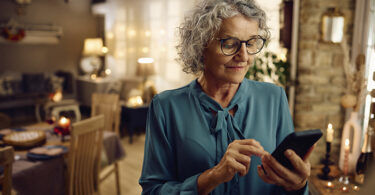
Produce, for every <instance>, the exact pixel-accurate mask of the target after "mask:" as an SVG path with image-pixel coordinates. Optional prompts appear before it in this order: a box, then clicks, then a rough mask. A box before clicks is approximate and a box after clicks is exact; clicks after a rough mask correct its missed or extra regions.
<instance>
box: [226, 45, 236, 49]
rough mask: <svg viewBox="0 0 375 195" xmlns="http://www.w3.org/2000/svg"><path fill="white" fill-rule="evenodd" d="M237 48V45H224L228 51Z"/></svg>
mask: <svg viewBox="0 0 375 195" xmlns="http://www.w3.org/2000/svg"><path fill="white" fill-rule="evenodd" d="M234 47H235V44H224V48H226V49H232V48H234Z"/></svg>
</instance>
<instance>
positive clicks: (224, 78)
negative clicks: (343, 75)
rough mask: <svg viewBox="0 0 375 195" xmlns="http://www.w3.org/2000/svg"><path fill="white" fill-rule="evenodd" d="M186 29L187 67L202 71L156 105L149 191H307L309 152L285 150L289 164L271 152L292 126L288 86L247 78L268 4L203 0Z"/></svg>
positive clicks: (146, 166) (149, 139)
mask: <svg viewBox="0 0 375 195" xmlns="http://www.w3.org/2000/svg"><path fill="white" fill-rule="evenodd" d="M180 36H181V43H180V45H179V46H178V47H177V48H178V50H179V55H180V59H181V61H182V62H183V65H184V71H185V72H188V73H194V74H196V75H197V76H198V78H197V79H196V80H194V81H192V82H191V83H190V84H188V85H187V86H184V87H182V88H179V89H175V90H170V91H165V92H163V93H161V94H158V95H157V96H155V97H154V99H153V101H152V103H151V105H150V109H149V111H148V119H147V130H146V143H145V154H144V162H143V170H142V175H141V178H140V180H139V183H140V184H141V186H142V188H143V194H208V193H211V194H236V195H237V194H289V193H292V194H304V193H305V194H307V185H306V183H307V177H308V175H309V174H310V164H309V163H308V162H307V160H306V159H301V158H300V157H299V156H298V155H296V154H295V153H294V152H293V151H291V150H287V152H286V153H285V155H286V156H287V157H288V158H289V159H290V161H291V162H292V164H293V165H294V168H295V169H294V170H293V171H291V170H289V169H287V168H285V167H283V166H282V165H280V164H279V163H278V162H277V161H276V160H275V159H274V158H273V157H272V156H271V155H270V154H269V153H268V152H272V151H273V150H274V149H275V148H276V146H277V145H278V144H279V143H280V142H281V141H282V140H283V138H284V137H286V136H287V135H288V134H289V133H291V132H292V131H293V123H292V120H291V116H290V113H289V109H288V103H287V99H286V96H285V92H284V90H283V88H281V87H278V86H276V85H273V84H269V83H262V82H256V81H250V80H248V79H245V78H244V77H245V74H246V72H247V70H248V69H249V67H250V66H251V65H252V64H253V61H254V58H255V54H257V53H259V52H260V51H261V49H262V48H263V46H264V43H265V41H266V40H267V39H268V38H269V31H268V28H267V25H266V16H265V13H264V11H263V10H262V9H260V8H259V6H258V5H257V4H256V3H255V2H254V1H253V0H204V1H203V2H202V3H201V4H200V5H199V6H198V7H197V8H196V9H194V10H193V12H192V15H191V16H190V17H187V18H185V22H184V23H183V25H182V26H181V27H180ZM261 164H262V165H263V168H261V167H260V165H261Z"/></svg>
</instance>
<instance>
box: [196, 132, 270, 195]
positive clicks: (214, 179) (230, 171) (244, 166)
mask: <svg viewBox="0 0 375 195" xmlns="http://www.w3.org/2000/svg"><path fill="white" fill-rule="evenodd" d="M265 154H267V152H265V151H264V149H263V147H262V146H261V145H260V143H259V142H258V141H256V140H254V139H244V140H235V141H233V142H232V143H230V144H229V145H228V148H227V151H226V152H225V154H224V156H223V158H222V159H221V160H220V162H219V164H217V165H216V166H215V167H213V168H211V169H209V170H207V171H205V172H203V173H202V174H201V175H200V176H199V177H198V192H199V194H207V193H209V192H211V191H212V190H213V189H214V188H215V187H216V186H218V185H220V184H221V183H224V182H227V181H230V180H231V179H232V178H233V177H234V175H235V174H236V173H239V175H240V176H244V175H246V174H247V173H248V172H249V168H250V162H251V156H252V155H256V156H259V157H261V156H263V155H265Z"/></svg>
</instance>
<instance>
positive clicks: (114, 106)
mask: <svg viewBox="0 0 375 195" xmlns="http://www.w3.org/2000/svg"><path fill="white" fill-rule="evenodd" d="M119 99H120V98H119V95H118V94H109V93H106V94H104V93H94V94H93V95H92V101H91V103H92V104H91V116H96V115H98V114H103V115H104V124H105V125H104V130H107V131H112V132H115V133H116V134H117V136H120V134H119V124H120V123H119V122H120V112H121V107H120V100H119ZM112 173H114V174H115V177H116V189H117V194H121V190H120V173H119V166H118V162H114V163H112V164H109V165H106V166H105V167H104V168H103V169H102V170H101V172H100V182H102V181H104V180H105V179H106V178H108V177H109V176H110V175H111V174H112Z"/></svg>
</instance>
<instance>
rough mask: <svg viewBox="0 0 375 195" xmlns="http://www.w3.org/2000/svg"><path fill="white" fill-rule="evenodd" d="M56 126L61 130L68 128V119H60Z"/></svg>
mask: <svg viewBox="0 0 375 195" xmlns="http://www.w3.org/2000/svg"><path fill="white" fill-rule="evenodd" d="M58 124H59V126H60V127H62V128H68V127H69V126H70V119H68V118H66V117H64V116H63V117H61V118H60V120H59V122H58Z"/></svg>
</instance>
